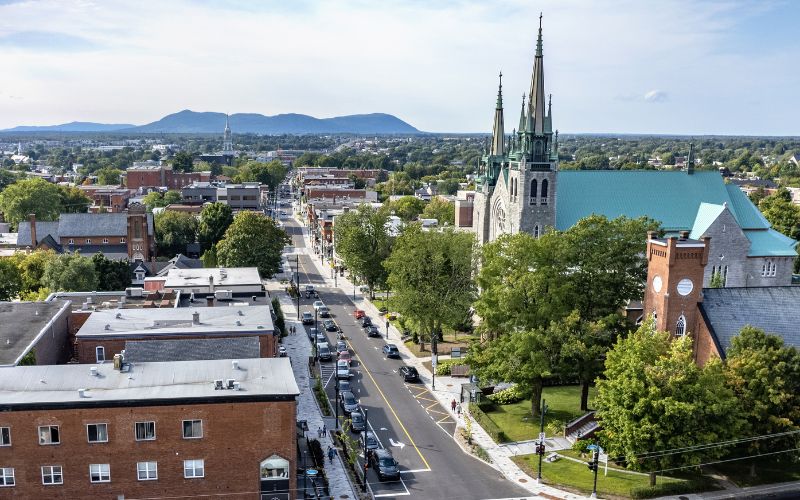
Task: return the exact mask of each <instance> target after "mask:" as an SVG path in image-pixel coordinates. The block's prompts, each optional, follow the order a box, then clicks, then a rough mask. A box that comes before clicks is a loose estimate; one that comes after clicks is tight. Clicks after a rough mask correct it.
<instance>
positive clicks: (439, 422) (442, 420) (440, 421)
mask: <svg viewBox="0 0 800 500" xmlns="http://www.w3.org/2000/svg"><path fill="white" fill-rule="evenodd" d="M445 420H450V416H449V415H448V416H446V417H444V418H443V419H441V420H437V421H436V423H437V424H441V423H442V422H444V421H445Z"/></svg>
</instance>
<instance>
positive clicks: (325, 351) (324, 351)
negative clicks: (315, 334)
mask: <svg viewBox="0 0 800 500" xmlns="http://www.w3.org/2000/svg"><path fill="white" fill-rule="evenodd" d="M317 355H318V356H319V359H320V361H330V360H332V359H333V354H331V348H330V346H329V345H328V343H327V342H325V343H324V344H319V345H317Z"/></svg>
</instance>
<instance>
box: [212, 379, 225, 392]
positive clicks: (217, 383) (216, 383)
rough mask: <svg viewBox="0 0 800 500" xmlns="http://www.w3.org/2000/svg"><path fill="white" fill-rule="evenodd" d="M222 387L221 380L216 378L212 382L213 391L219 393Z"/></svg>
mask: <svg viewBox="0 0 800 500" xmlns="http://www.w3.org/2000/svg"><path fill="white" fill-rule="evenodd" d="M223 388H224V387H223V386H222V379H221V378H218V379H216V380H215V381H214V390H215V391H221V390H222V389H223Z"/></svg>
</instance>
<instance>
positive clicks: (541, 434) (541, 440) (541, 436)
mask: <svg viewBox="0 0 800 500" xmlns="http://www.w3.org/2000/svg"><path fill="white" fill-rule="evenodd" d="M544 439H545V435H544V432H540V433H539V442H540V443H544Z"/></svg>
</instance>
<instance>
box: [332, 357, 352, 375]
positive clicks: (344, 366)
mask: <svg viewBox="0 0 800 500" xmlns="http://www.w3.org/2000/svg"><path fill="white" fill-rule="evenodd" d="M351 375H352V374H351V373H350V363H348V362H347V361H337V362H336V378H340V379H341V378H347V379H349V378H350V376H351Z"/></svg>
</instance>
